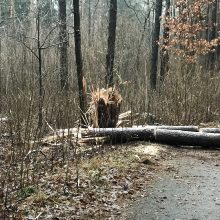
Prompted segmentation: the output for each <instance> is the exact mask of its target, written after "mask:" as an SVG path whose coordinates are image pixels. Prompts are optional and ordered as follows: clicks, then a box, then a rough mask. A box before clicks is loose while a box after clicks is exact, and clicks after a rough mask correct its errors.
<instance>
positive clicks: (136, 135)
mask: <svg viewBox="0 0 220 220" xmlns="http://www.w3.org/2000/svg"><path fill="white" fill-rule="evenodd" d="M154 131H155V129H153V128H92V129H89V130H87V131H85V132H83V133H82V137H109V139H110V140H111V141H113V142H120V141H121V142H125V141H132V140H141V141H143V140H146V141H154Z"/></svg>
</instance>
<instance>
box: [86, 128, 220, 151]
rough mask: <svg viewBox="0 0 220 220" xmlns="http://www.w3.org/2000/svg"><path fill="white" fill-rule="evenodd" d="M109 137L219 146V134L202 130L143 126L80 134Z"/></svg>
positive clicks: (118, 140) (115, 140)
mask: <svg viewBox="0 0 220 220" xmlns="http://www.w3.org/2000/svg"><path fill="white" fill-rule="evenodd" d="M92 136H93V137H105V136H107V137H109V138H110V139H111V140H112V141H113V142H117V143H120V142H124V141H133V140H136V141H137V140H140V141H152V142H156V143H164V144H170V145H185V146H201V147H213V148H216V147H217V148H218V147H220V134H209V133H202V132H192V131H180V130H169V129H159V128H156V129H155V127H151V128H150V127H147V128H146V127H145V128H114V129H113V128H102V129H98V128H93V129H89V130H88V131H87V132H85V133H83V134H82V137H92Z"/></svg>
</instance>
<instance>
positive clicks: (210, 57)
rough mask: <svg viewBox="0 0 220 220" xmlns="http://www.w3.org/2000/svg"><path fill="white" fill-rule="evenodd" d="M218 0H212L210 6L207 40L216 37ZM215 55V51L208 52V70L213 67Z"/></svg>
mask: <svg viewBox="0 0 220 220" xmlns="http://www.w3.org/2000/svg"><path fill="white" fill-rule="evenodd" d="M217 2H218V0H214V1H213V3H212V5H211V6H210V7H211V11H210V22H209V23H210V26H211V29H210V31H209V41H211V40H214V39H215V38H216V37H217V28H216V24H217V12H218V10H217V6H218V3H217ZM215 56H216V53H215V52H214V51H210V52H209V54H208V68H209V70H210V71H213V70H214V68H215Z"/></svg>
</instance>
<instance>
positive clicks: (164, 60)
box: [160, 0, 170, 81]
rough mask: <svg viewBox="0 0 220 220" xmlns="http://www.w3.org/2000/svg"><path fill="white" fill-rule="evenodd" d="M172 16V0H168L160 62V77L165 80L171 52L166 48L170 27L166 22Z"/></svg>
mask: <svg viewBox="0 0 220 220" xmlns="http://www.w3.org/2000/svg"><path fill="white" fill-rule="evenodd" d="M169 16H170V0H166V9H165V18H164V19H165V22H164V31H163V47H162V49H161V64H160V79H161V81H163V79H164V76H165V74H166V73H167V72H168V71H169V65H168V62H169V54H168V51H167V49H166V46H167V45H168V42H169V27H168V25H167V22H166V18H167V17H169Z"/></svg>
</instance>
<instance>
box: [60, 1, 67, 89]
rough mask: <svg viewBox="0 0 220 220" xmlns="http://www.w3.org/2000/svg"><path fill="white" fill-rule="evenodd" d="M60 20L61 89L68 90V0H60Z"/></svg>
mask: <svg viewBox="0 0 220 220" xmlns="http://www.w3.org/2000/svg"><path fill="white" fill-rule="evenodd" d="M59 21H60V33H59V35H60V36H59V37H60V85H61V90H65V91H68V87H69V86H68V53H67V41H68V37H67V25H66V0H59Z"/></svg>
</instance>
